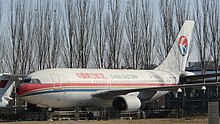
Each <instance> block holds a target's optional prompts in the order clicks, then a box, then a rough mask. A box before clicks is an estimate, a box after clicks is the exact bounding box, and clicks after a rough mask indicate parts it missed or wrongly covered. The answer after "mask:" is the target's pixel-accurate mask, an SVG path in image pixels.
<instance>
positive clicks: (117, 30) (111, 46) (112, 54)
mask: <svg viewBox="0 0 220 124" xmlns="http://www.w3.org/2000/svg"><path fill="white" fill-rule="evenodd" d="M106 30H107V34H106V41H107V42H108V46H107V48H106V49H108V51H107V58H108V60H107V67H108V68H119V66H120V62H121V59H120V55H121V45H122V40H123V37H122V36H123V19H122V15H121V2H120V1H119V0H113V1H112V0H109V1H108V11H107V17H106Z"/></svg>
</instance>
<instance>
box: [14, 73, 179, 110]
mask: <svg viewBox="0 0 220 124" xmlns="http://www.w3.org/2000/svg"><path fill="white" fill-rule="evenodd" d="M29 79H31V80H29ZM27 80H29V81H27ZM24 81H25V82H24V84H21V85H20V86H19V91H18V95H19V96H21V97H22V98H23V99H24V100H26V101H28V102H30V103H32V104H35V105H37V106H40V107H52V108H65V107H85V106H111V104H112V100H113V99H102V98H98V97H93V96H92V94H94V93H96V92H99V91H105V90H120V89H121V90H123V89H137V88H139V89H140V88H146V87H158V86H160V87H161V86H173V85H176V84H177V83H178V81H179V74H178V73H176V72H168V71H154V70H112V69H47V70H42V71H38V72H34V73H32V74H30V75H28V76H27V78H26V80H24ZM166 93H167V91H157V92H154V93H144V94H142V95H140V93H139V92H133V93H130V94H135V95H137V96H138V95H139V96H142V98H140V99H143V100H145V101H146V100H148V101H150V100H154V99H157V98H158V97H160V96H162V95H165V94H166ZM145 94H148V95H145ZM143 95H144V97H145V98H144V97H143Z"/></svg>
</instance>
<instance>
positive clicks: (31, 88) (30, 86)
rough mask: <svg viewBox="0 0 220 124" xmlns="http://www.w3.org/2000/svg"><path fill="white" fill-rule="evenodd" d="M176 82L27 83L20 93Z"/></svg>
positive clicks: (140, 86)
mask: <svg viewBox="0 0 220 124" xmlns="http://www.w3.org/2000/svg"><path fill="white" fill-rule="evenodd" d="M173 85H175V84H164V83H163V84H161V83H137V82H136V83H56V84H53V83H50V84H48V83H47V84H31V83H25V84H21V85H20V86H19V87H18V89H19V90H18V92H17V94H18V95H22V94H24V93H27V92H31V91H35V90H41V89H49V88H63V87H73V88H109V87H111V88H144V87H153V86H155V87H156V86H173Z"/></svg>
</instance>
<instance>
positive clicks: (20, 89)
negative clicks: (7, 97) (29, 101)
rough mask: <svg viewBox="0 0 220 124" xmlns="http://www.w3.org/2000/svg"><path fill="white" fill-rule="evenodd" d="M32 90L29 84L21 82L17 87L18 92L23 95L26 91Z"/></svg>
mask: <svg viewBox="0 0 220 124" xmlns="http://www.w3.org/2000/svg"><path fill="white" fill-rule="evenodd" d="M29 90H30V87H29V85H28V84H20V85H19V86H18V87H17V88H16V93H17V94H18V95H19V96H21V95H22V94H24V93H25V92H28V91H29Z"/></svg>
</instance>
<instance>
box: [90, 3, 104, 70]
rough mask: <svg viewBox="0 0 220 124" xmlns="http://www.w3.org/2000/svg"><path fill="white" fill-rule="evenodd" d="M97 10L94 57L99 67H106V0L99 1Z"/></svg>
mask: <svg viewBox="0 0 220 124" xmlns="http://www.w3.org/2000/svg"><path fill="white" fill-rule="evenodd" d="M96 8H98V9H97V12H96V23H95V24H96V25H95V28H94V30H95V36H94V40H93V46H94V52H93V57H94V59H95V63H96V66H97V67H98V68H105V66H106V65H105V61H106V59H105V58H106V57H105V48H106V40H105V39H106V38H105V37H106V29H105V28H106V26H105V24H106V23H105V21H104V17H105V16H104V1H103V0H99V1H98V3H97V7H96Z"/></svg>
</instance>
